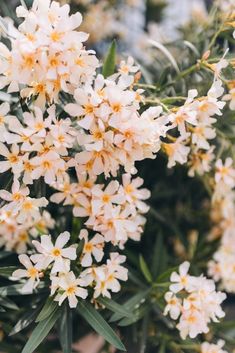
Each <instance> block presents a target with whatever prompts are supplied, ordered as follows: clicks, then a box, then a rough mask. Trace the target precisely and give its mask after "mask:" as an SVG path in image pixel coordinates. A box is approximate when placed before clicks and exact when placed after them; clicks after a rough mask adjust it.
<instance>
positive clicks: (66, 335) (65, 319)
mask: <svg viewBox="0 0 235 353" xmlns="http://www.w3.org/2000/svg"><path fill="white" fill-rule="evenodd" d="M72 329H73V325H72V310H71V309H70V307H69V305H68V303H67V302H66V303H65V305H64V306H63V314H62V317H61V320H60V327H59V335H60V343H61V347H62V350H63V353H71V352H72V342H73V341H72V336H73V333H72Z"/></svg>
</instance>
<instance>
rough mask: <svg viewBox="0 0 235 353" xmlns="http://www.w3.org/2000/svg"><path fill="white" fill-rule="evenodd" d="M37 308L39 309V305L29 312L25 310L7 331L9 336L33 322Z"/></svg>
mask: <svg viewBox="0 0 235 353" xmlns="http://www.w3.org/2000/svg"><path fill="white" fill-rule="evenodd" d="M39 310H40V307H38V308H36V309H34V310H32V311H30V312H28V311H27V312H26V313H25V314H24V315H23V316H22V317H21V318H20V320H19V321H18V322H17V323H16V325H15V326H14V327H13V329H12V330H11V332H10V333H9V336H13V335H15V334H16V333H18V332H20V331H22V330H23V329H24V328H26V327H28V326H29V325H30V324H31V323H32V322H34V320H35V318H36V317H37V315H38V312H39Z"/></svg>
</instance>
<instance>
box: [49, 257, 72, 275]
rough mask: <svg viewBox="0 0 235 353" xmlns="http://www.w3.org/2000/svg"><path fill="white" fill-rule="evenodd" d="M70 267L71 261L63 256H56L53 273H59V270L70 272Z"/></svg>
mask: <svg viewBox="0 0 235 353" xmlns="http://www.w3.org/2000/svg"><path fill="white" fill-rule="evenodd" d="M69 267H70V263H68V262H67V261H65V260H63V259H62V257H61V258H56V259H55V262H54V265H53V267H52V270H51V273H52V274H53V273H57V272H68V271H69Z"/></svg>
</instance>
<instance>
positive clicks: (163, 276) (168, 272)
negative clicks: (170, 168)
mask: <svg viewBox="0 0 235 353" xmlns="http://www.w3.org/2000/svg"><path fill="white" fill-rule="evenodd" d="M178 268H179V266H175V267H171V268H168V270H166V271H165V272H163V273H161V274H160V276H158V278H157V281H156V282H165V281H166V280H169V278H170V276H171V274H172V272H174V271H177V270H178Z"/></svg>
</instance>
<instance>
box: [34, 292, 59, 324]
mask: <svg viewBox="0 0 235 353" xmlns="http://www.w3.org/2000/svg"><path fill="white" fill-rule="evenodd" d="M57 306H58V303H57V302H55V301H54V300H53V298H52V297H49V298H48V299H47V301H46V302H45V305H44V306H43V308H42V310H41V311H40V313H39V315H38V317H37V318H36V320H35V321H36V322H39V321H43V320H45V319H46V318H47V317H48V316H50V315H51V313H53V311H55V309H56V308H57Z"/></svg>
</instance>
